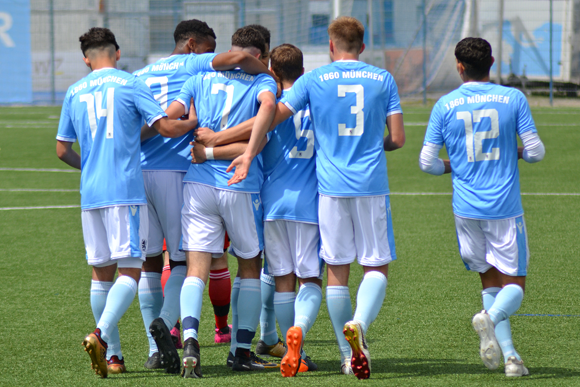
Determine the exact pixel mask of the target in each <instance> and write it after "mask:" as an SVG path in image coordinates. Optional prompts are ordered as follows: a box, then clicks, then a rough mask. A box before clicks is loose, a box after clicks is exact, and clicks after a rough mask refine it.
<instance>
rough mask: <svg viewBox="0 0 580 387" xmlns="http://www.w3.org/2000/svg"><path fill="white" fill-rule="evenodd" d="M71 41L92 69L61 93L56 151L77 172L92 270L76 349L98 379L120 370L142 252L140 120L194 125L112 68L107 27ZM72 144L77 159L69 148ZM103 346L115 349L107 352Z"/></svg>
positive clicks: (114, 55) (113, 50)
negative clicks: (122, 335) (121, 326)
mask: <svg viewBox="0 0 580 387" xmlns="http://www.w3.org/2000/svg"><path fill="white" fill-rule="evenodd" d="M79 40H80V42H81V50H82V52H83V55H84V59H83V60H84V62H85V64H86V65H87V66H88V67H90V68H91V70H92V72H91V73H90V74H89V75H88V76H86V77H85V78H83V79H81V80H80V81H78V82H76V83H75V84H73V85H72V86H71V87H70V88H69V89H68V91H67V94H66V97H65V100H64V103H63V107H62V113H61V117H60V123H59V127H58V134H57V137H56V138H57V145H56V152H57V155H58V157H59V158H60V159H61V160H63V161H64V162H65V163H67V164H68V165H70V166H72V167H74V168H78V169H80V170H81V209H82V214H81V215H82V225H83V236H84V240H85V248H86V252H87V254H86V255H87V261H88V264H89V265H91V266H92V267H93V274H92V279H93V280H92V284H91V307H92V310H93V315H94V317H95V321H96V323H97V328H96V329H95V331H94V332H93V333H90V334H89V335H88V336H87V337H85V339H84V341H83V346H84V347H85V350H86V351H87V353H88V354H89V355H90V358H91V363H92V367H93V369H94V370H95V372H96V373H97V374H100V375H101V376H102V377H106V376H107V375H108V373H109V370H110V372H111V373H121V372H124V371H125V365H124V359H123V357H122V355H121V348H120V344H118V343H119V339H118V330H117V322H118V321H119V319H120V318H121V316H123V314H124V313H125V311H126V310H127V308H128V307H129V305H131V302H132V301H133V298H134V297H135V293H136V291H137V281H138V280H139V277H140V273H141V266H142V264H143V260H145V251H146V249H147V232H148V229H147V226H148V223H147V206H146V203H147V202H146V199H145V190H144V187H143V175H142V172H141V166H140V163H139V150H140V127H141V123H142V122H143V119H145V121H146V122H147V125H153V126H155V127H156V128H158V129H160V130H163V131H164V132H166V133H181V132H186V131H189V130H191V129H193V128H194V127H195V126H196V125H197V120H196V119H195V118H192V119H191V120H184V121H175V120H169V119H167V118H166V114H165V113H164V112H163V110H162V109H161V107H160V106H159V104H158V103H157V102H156V101H155V99H154V98H153V95H152V94H151V91H150V90H149V88H147V86H146V85H145V83H144V82H142V81H141V80H139V79H137V78H136V77H135V76H133V75H131V74H128V73H126V72H124V71H121V70H117V69H116V65H117V61H118V60H119V59H120V57H121V51H120V50H119V45H118V44H117V41H116V40H115V36H114V35H113V33H112V32H111V31H110V30H108V29H106V28H91V29H90V30H89V31H88V32H87V33H86V34H84V35H82V36H81V37H80V38H79ZM77 139H78V140H79V143H80V148H81V155H79V154H78V153H77V152H76V151H75V150H73V149H72V145H73V143H74V142H75V141H76V140H77ZM117 268H118V271H119V276H118V278H117V280H116V281H115V282H114V283H113V280H114V276H115V272H116V269H117ZM108 342H111V343H115V344H117V345H116V347H115V348H112V349H113V351H112V352H110V353H109V354H107V343H108ZM107 363H109V365H110V367H108V364H107Z"/></svg>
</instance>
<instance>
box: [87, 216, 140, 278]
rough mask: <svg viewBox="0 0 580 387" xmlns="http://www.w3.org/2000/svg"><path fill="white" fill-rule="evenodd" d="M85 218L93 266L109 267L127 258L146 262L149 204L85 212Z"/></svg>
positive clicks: (89, 252)
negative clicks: (112, 263) (108, 265)
mask: <svg viewBox="0 0 580 387" xmlns="http://www.w3.org/2000/svg"><path fill="white" fill-rule="evenodd" d="M81 219H82V224H83V236H84V239H85V248H86V251H87V261H88V263H89V265H91V266H107V265H106V263H108V262H109V261H115V260H118V259H123V258H139V259H141V260H143V261H144V260H145V256H146V251H147V234H148V227H149V224H148V221H147V206H146V205H138V206H113V207H105V208H98V209H95V210H84V211H82V212H81ZM120 266H121V267H123V266H122V265H120Z"/></svg>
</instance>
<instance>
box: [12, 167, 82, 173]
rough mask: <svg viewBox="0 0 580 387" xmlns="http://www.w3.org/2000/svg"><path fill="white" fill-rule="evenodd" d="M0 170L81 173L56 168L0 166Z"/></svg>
mask: <svg viewBox="0 0 580 387" xmlns="http://www.w3.org/2000/svg"><path fill="white" fill-rule="evenodd" d="M0 171H17V172H63V173H81V171H79V170H76V169H58V168H0Z"/></svg>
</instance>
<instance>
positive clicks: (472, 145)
mask: <svg viewBox="0 0 580 387" xmlns="http://www.w3.org/2000/svg"><path fill="white" fill-rule="evenodd" d="M483 118H489V121H490V124H491V129H490V130H485V131H477V132H475V134H474V133H473V123H474V122H481V120H482V119H483ZM457 119H458V120H463V124H464V126H465V146H466V150H467V161H468V162H470V163H473V162H475V161H490V160H499V148H491V152H483V140H491V139H493V138H498V137H499V116H498V114H497V110H496V109H481V110H474V111H473V121H472V119H471V113H470V112H457Z"/></svg>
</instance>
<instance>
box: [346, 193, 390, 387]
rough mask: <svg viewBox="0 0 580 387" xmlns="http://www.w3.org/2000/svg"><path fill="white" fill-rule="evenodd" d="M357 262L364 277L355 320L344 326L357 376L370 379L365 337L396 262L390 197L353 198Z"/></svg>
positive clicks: (352, 211) (351, 206)
mask: <svg viewBox="0 0 580 387" xmlns="http://www.w3.org/2000/svg"><path fill="white" fill-rule="evenodd" d="M349 204H350V211H351V214H352V218H353V225H354V234H355V244H356V251H357V259H358V262H359V263H360V264H361V265H362V266H363V267H364V272H365V274H364V277H363V280H362V281H361V284H360V286H359V289H358V294H357V304H356V310H355V313H354V317H353V321H352V322H350V323H347V324H345V327H344V334H345V337H346V339H347V341H348V342H349V344H350V346H351V349H352V358H351V366H352V369H353V372H354V374H355V376H356V377H357V378H359V379H366V378H368V377H369V376H370V371H371V362H370V354H369V351H368V348H367V345H366V341H365V336H366V334H367V331H368V329H369V328H370V325H371V324H372V322H373V321H374V320H375V319H376V317H377V316H378V314H379V312H380V310H381V307H382V305H383V301H384V299H385V293H386V289H387V274H388V264H389V263H390V262H391V261H393V260H395V259H396V253H395V238H394V234H393V226H392V221H391V206H390V199H389V196H388V195H385V196H374V197H362V198H350V199H349Z"/></svg>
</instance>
